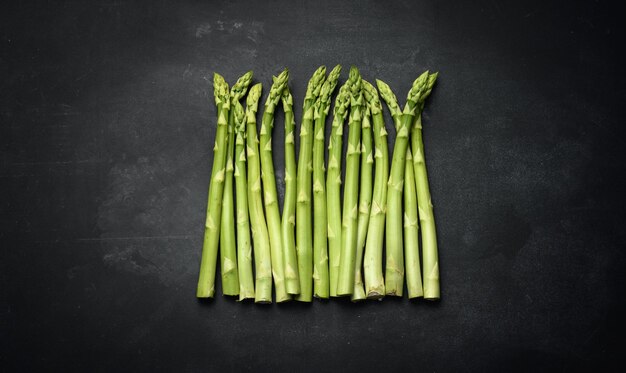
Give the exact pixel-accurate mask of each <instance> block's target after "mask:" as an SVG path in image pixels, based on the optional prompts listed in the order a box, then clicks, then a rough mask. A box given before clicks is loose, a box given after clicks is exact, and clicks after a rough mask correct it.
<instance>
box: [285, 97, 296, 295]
mask: <svg viewBox="0 0 626 373" xmlns="http://www.w3.org/2000/svg"><path fill="white" fill-rule="evenodd" d="M282 102H283V109H284V111H285V202H284V204H283V216H282V220H281V233H282V239H283V251H284V255H283V260H284V264H285V285H286V288H287V293H289V294H299V293H300V279H299V276H298V257H297V254H296V236H295V231H294V230H295V228H296V227H295V226H296V151H295V146H294V138H295V137H294V132H295V125H296V124H295V121H294V116H293V98H292V96H291V93H289V89H288V88H285V90H284V91H283V96H282Z"/></svg>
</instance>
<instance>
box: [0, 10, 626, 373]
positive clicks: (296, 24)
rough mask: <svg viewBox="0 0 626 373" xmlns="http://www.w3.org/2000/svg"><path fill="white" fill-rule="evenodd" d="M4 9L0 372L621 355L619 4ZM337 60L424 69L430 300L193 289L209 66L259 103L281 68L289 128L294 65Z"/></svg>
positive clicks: (555, 360)
mask: <svg viewBox="0 0 626 373" xmlns="http://www.w3.org/2000/svg"><path fill="white" fill-rule="evenodd" d="M1 8H2V11H0V28H1V32H0V37H1V46H0V87H1V89H0V121H1V126H0V161H1V163H0V193H1V199H0V200H1V202H0V203H1V205H0V206H1V207H0V227H1V228H0V240H1V241H0V245H1V246H0V248H1V250H0V255H1V257H0V368H4V369H2V370H16V371H29V370H31V371H32V370H34V369H37V368H39V369H45V370H63V371H91V370H96V371H116V370H124V371H126V370H128V371H130V370H142V371H147V370H157V371H166V370H169V371H183V372H186V371H202V370H212V371H230V370H249V371H270V370H276V369H278V368H282V369H284V370H288V369H289V370H293V371H296V370H297V371H332V370H341V371H369V370H371V371H406V370H409V371H425V372H426V371H428V372H430V371H467V370H479V371H501V370H511V369H512V370H520V371H535V370H551V371H552V370H557V371H558V370H565V369H569V370H579V369H590V368H593V369H594V370H596V369H599V368H601V367H602V366H604V365H606V364H609V363H610V362H613V361H615V360H617V359H618V358H619V357H620V354H622V352H621V351H620V350H618V344H617V341H616V339H617V338H618V337H620V336H623V333H624V331H625V328H624V327H625V322H624V317H623V316H624V312H625V311H626V305H625V300H624V295H625V291H624V290H625V289H624V287H625V285H626V281H625V276H624V274H623V270H624V268H625V264H626V263H625V262H626V261H625V259H626V258H625V254H624V249H625V247H624V243H625V236H624V230H623V227H624V224H625V223H626V219H625V216H624V215H625V214H624V208H625V207H626V206H624V205H625V204H624V199H623V191H624V182H623V181H621V180H622V176H623V174H624V171H625V170H624V165H623V163H622V159H623V156H622V151H621V148H622V147H624V145H625V141H624V132H625V131H624V129H623V125H624V123H623V115H624V114H623V113H624V110H623V107H624V102H625V100H626V89H625V88H624V84H625V83H626V82H625V78H624V73H623V68H624V66H625V62H626V61H625V59H624V57H623V55H622V53H621V49H623V47H620V46H619V45H621V44H622V43H623V42H624V41H625V40H626V38H625V33H624V31H625V28H624V24H623V22H624V12H623V10H622V9H618V8H617V7H616V6H613V5H611V4H610V3H609V2H606V1H585V2H572V1H563V2H544V1H514V2H513V1H510V2H509V1H506V2H502V1H493V0H492V1H473V2H446V1H419V2H418V1H402V2H401V1H393V2H386V1H368V2H357V1H352V2H341V3H339V2H333V1H314V2H308V3H304V2H288V1H283V2H258V3H244V2H241V1H231V2H206V1H204V2H202V1H197V2H193V1H186V2H178V3H176V4H174V3H173V2H168V1H144V2H125V1H117V0H105V1H102V2H91V3H90V2H81V1H76V2H66V3H63V2H59V3H57V2H52V1H50V2H13V3H12V4H7V3H3V5H2V6H1ZM336 63H341V64H343V65H344V66H345V69H344V74H343V76H342V78H341V81H345V77H346V76H347V68H348V67H349V65H350V64H355V65H357V66H358V67H359V68H360V69H361V72H362V74H363V76H364V77H365V78H366V79H368V80H370V81H372V80H373V79H374V78H381V79H383V80H385V81H387V82H388V83H389V84H390V85H391V87H393V88H394V89H395V91H396V93H397V94H398V96H399V97H400V98H404V97H405V94H406V91H407V90H408V88H409V87H410V84H411V82H412V80H413V79H414V78H415V77H416V76H417V75H418V74H419V73H420V72H422V71H423V70H425V69H431V70H437V71H439V72H440V79H439V81H438V82H437V85H436V88H435V90H434V91H433V95H432V97H431V98H430V100H429V102H428V105H427V109H426V111H427V112H426V114H425V124H424V136H425V146H426V153H427V154H426V157H427V162H428V166H429V176H430V183H431V190H432V196H433V201H434V204H435V213H436V218H437V223H438V233H439V244H440V263H441V283H442V299H441V301H440V302H437V303H426V302H424V301H417V302H409V301H408V300H406V299H403V300H394V299H386V300H384V301H383V302H382V303H377V302H367V303H362V304H358V305H353V304H351V303H350V302H349V301H347V300H334V301H331V302H319V301H315V302H313V304H310V305H306V304H297V303H291V304H285V305H276V304H274V305H271V306H259V305H254V304H239V303H236V302H234V301H233V300H231V299H225V298H223V297H222V296H221V295H218V296H217V297H216V299H215V300H214V301H209V302H200V301H197V300H196V298H195V296H194V295H195V287H196V281H197V273H198V268H199V259H200V252H201V246H202V236H203V224H204V219H205V208H206V197H207V189H208V183H209V173H210V167H211V164H212V151H211V149H212V145H213V141H214V123H215V115H216V113H215V107H214V104H213V93H212V74H213V72H214V71H217V72H220V73H221V74H223V75H224V76H225V77H226V79H227V80H228V81H229V82H230V83H231V84H232V83H233V82H234V81H235V80H236V78H237V77H238V76H239V75H241V74H242V73H244V72H245V71H246V70H248V69H253V70H254V72H255V81H257V82H262V83H264V84H265V88H266V90H265V92H267V88H269V82H270V79H271V75H272V74H276V73H278V72H279V71H280V70H281V69H282V68H283V67H285V66H286V67H289V69H290V72H291V77H292V78H291V83H290V86H291V88H292V90H293V91H294V95H295V102H296V103H297V104H296V106H297V109H296V110H297V111H296V117H297V118H299V117H300V115H301V105H302V99H303V95H304V91H305V86H306V82H307V80H308V78H309V76H310V74H311V73H312V72H313V70H314V69H315V68H316V67H317V66H318V65H320V64H326V65H327V66H329V67H332V66H333V65H334V64H336ZM277 121H278V122H277V126H276V133H275V136H277V138H281V137H282V136H283V132H282V114H281V115H279V116H278V118H277ZM298 123H299V120H298ZM388 125H389V126H390V124H389V123H388ZM390 132H391V133H392V134H393V131H391V130H390ZM280 143H281V141H275V158H276V168H277V170H278V171H279V172H278V175H277V177H279V178H282V176H283V174H282V172H280V171H281V170H282V168H283V161H282V156H280V154H281V152H282V147H281V144H280ZM279 185H280V187H279V193H280V194H281V198H282V192H283V191H282V189H281V188H282V182H280V183H279ZM505 368H506V369H505Z"/></svg>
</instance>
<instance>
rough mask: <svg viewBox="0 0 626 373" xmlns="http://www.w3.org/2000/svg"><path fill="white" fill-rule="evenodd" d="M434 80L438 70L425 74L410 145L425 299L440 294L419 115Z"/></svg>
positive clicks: (436, 297) (434, 233)
mask: <svg viewBox="0 0 626 373" xmlns="http://www.w3.org/2000/svg"><path fill="white" fill-rule="evenodd" d="M436 80H437V73H434V74H430V75H429V76H428V83H427V86H426V89H425V92H424V93H423V94H422V95H421V97H420V112H419V114H418V115H417V116H416V120H415V123H414V125H413V128H412V130H411V146H412V148H413V170H414V172H415V182H416V189H417V203H418V212H419V220H420V225H421V228H422V263H423V271H422V272H423V275H424V280H423V285H424V298H425V299H429V300H436V299H439V297H440V290H439V259H438V253H437V231H436V229H435V218H434V215H433V204H432V201H431V197H430V189H429V187H428V174H427V172H426V163H425V161H424V159H425V158H424V143H423V141H422V116H421V112H422V111H423V110H424V101H425V100H426V98H427V97H428V96H429V95H430V92H431V91H432V88H433V86H434V84H435V81H436Z"/></svg>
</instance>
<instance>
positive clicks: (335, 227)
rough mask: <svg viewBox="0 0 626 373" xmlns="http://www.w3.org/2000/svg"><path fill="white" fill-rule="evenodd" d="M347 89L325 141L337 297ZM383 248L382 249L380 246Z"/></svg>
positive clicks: (342, 92)
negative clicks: (342, 155)
mask: <svg viewBox="0 0 626 373" xmlns="http://www.w3.org/2000/svg"><path fill="white" fill-rule="evenodd" d="M349 105H350V89H349V87H348V83H347V82H346V84H344V85H343V86H341V88H340V89H339V93H338V94H337V98H336V99H335V107H334V109H333V123H332V129H331V133H330V139H329V141H328V177H327V178H326V207H327V216H328V254H329V255H328V256H329V275H330V276H329V277H330V296H331V297H336V296H337V282H338V280H339V259H340V255H341V149H342V137H343V124H344V122H345V120H346V116H347V115H348V106H349ZM381 247H382V246H381Z"/></svg>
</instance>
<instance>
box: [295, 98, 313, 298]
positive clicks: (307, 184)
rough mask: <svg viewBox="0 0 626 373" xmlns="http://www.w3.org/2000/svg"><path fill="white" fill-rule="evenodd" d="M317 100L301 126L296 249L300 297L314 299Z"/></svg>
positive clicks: (306, 110) (307, 110)
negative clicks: (313, 179) (313, 175)
mask: <svg viewBox="0 0 626 373" xmlns="http://www.w3.org/2000/svg"><path fill="white" fill-rule="evenodd" d="M312 134H313V104H312V103H311V104H310V105H309V107H308V109H307V108H305V113H304V118H303V120H302V125H301V127H300V152H299V154H298V171H297V173H298V174H297V190H298V195H297V200H296V249H297V253H298V271H299V276H300V294H299V295H298V296H297V297H296V300H298V301H301V302H310V301H311V300H312V297H313V289H312V288H313V284H312V282H311V281H312V279H313V236H312V224H311V171H312V170H311V168H312V164H311V157H312V150H313V149H312V148H313V142H312V140H313V136H312Z"/></svg>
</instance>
